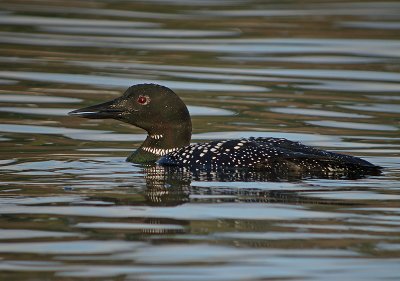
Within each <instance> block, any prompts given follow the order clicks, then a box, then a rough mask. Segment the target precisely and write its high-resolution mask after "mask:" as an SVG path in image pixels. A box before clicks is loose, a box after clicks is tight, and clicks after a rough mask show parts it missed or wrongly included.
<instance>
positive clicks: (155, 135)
mask: <svg viewBox="0 0 400 281" xmlns="http://www.w3.org/2000/svg"><path fill="white" fill-rule="evenodd" d="M191 135H192V124H191V123H190V122H189V123H185V124H180V125H179V126H174V127H171V128H165V127H164V128H163V129H162V130H154V131H153V132H148V135H147V138H146V140H145V141H144V142H143V143H142V145H141V146H140V147H139V148H138V149H137V150H135V151H134V152H133V153H132V154H131V155H129V157H128V158H127V159H126V161H128V162H133V163H154V162H156V161H157V160H158V159H159V158H160V157H161V156H163V155H165V154H168V153H170V152H172V151H175V150H178V149H179V148H182V147H184V146H187V145H189V144H190V138H191Z"/></svg>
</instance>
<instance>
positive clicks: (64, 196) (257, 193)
mask: <svg viewBox="0 0 400 281" xmlns="http://www.w3.org/2000/svg"><path fill="white" fill-rule="evenodd" d="M0 44H1V45H0V66H1V67H0V116H1V122H0V179H1V182H0V184H1V185H0V196H1V197H0V221H1V226H0V228H1V229H0V270H1V273H0V277H1V278H0V279H2V280H3V279H4V280H50V279H51V280H88V279H90V280H287V279H294V280H399V279H400V266H399V264H400V181H399V179H400V157H399V154H400V134H399V121H400V115H399V113H400V95H399V93H400V3H399V2H398V1H387V2H386V1H385V2H382V1H375V2H364V1H340V0H339V1H336V2H332V3H328V2H327V1H320V2H319V1H313V2H311V1H308V2H306V1H268V2H267V1H247V0H221V1H179V0H176V1H173V0H170V1H167V0H164V1H162V0H159V1H156V0H152V1H63V0H60V1H40V0H39V1H12V3H11V1H0ZM141 82H156V83H160V84H163V85H166V86H169V87H171V88H172V89H173V90H175V91H176V92H177V93H178V94H179V95H180V96H181V97H182V98H183V100H184V101H185V102H186V103H187V104H188V105H189V109H190V112H191V114H192V116H193V127H194V135H193V142H198V141H205V140H214V139H220V138H236V137H249V136H255V137H258V136H259V137H261V136H274V137H285V138H289V139H291V140H297V141H302V142H303V143H305V144H308V145H315V146H318V147H321V148H324V149H330V150H332V151H337V152H342V153H347V154H351V155H356V156H359V157H362V158H364V159H367V160H368V161H370V162H372V163H374V164H376V165H380V166H383V167H384V174H383V175H382V176H371V177H367V178H364V179H359V180H329V179H325V180H319V179H306V180H302V181H281V182H271V181H267V182H243V181H235V182H227V181H203V180H196V179H190V178H174V177H173V176H171V175H169V174H168V173H165V171H163V170H162V169H161V168H159V169H155V168H143V167H140V166H135V165H133V164H130V163H126V162H125V157H126V156H127V155H128V154H129V153H130V151H132V150H133V149H135V148H137V147H138V145H139V144H140V142H141V141H142V140H143V139H144V137H145V135H144V132H143V131H141V130H140V129H138V128H134V127H131V126H129V125H127V124H121V123H118V122H114V121H111V120H84V119H79V118H73V117H68V116H66V113H67V112H68V111H70V110H72V109H76V108H79V107H83V106H87V105H90V104H94V103H97V102H100V101H105V100H107V99H110V98H113V97H116V96H118V95H119V94H120V93H121V92H122V91H124V90H125V89H126V88H127V87H128V86H130V85H133V84H135V83H141Z"/></svg>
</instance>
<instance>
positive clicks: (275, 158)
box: [157, 138, 379, 173]
mask: <svg viewBox="0 0 400 281" xmlns="http://www.w3.org/2000/svg"><path fill="white" fill-rule="evenodd" d="M157 163H158V164H159V165H165V166H178V167H190V168H212V169H214V168H234V169H241V168H245V169H257V170H273V171H280V170H285V171H296V172H306V171H318V172H327V173H329V172H335V171H354V172H365V173H370V172H371V170H374V169H379V167H377V166H375V165H373V164H371V163H369V162H367V161H365V160H362V159H360V158H357V157H353V156H350V155H343V154H338V153H334V152H329V151H325V150H320V149H317V148H314V147H310V146H306V145H303V144H300V143H298V142H293V141H289V140H287V139H283V138H250V139H235V140H224V141H212V142H208V143H199V144H192V145H189V146H186V147H183V148H181V149H179V150H176V151H174V152H171V153H169V154H167V155H164V156H163V157H161V158H160V159H159V160H158V162H157Z"/></svg>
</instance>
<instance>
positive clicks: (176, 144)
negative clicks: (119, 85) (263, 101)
mask: <svg viewBox="0 0 400 281" xmlns="http://www.w3.org/2000/svg"><path fill="white" fill-rule="evenodd" d="M69 115H72V116H78V117H85V118H91V119H105V118H111V119H116V120H119V121H123V122H126V123H129V124H132V125H134V126H137V127H139V128H142V129H144V130H146V131H147V133H148V135H147V138H146V140H145V141H144V142H143V143H142V145H141V146H140V147H139V148H138V149H137V150H135V151H134V152H133V153H132V154H131V155H129V157H128V158H127V161H129V162H133V163H139V164H150V163H157V164H158V165H161V166H174V167H186V168H195V169H198V168H209V169H214V168H218V167H220V168H223V169H229V168H232V169H240V168H244V169H254V170H263V171H268V170H274V171H281V170H285V171H295V172H298V173H305V172H317V173H319V174H320V173H325V174H328V173H332V172H345V173H353V174H363V175H364V174H373V175H378V174H380V169H381V167H379V166H375V165H373V164H371V163H369V162H368V161H365V160H363V159H360V158H357V157H353V156H350V155H344V154H339V153H334V152H329V151H325V150H320V149H317V148H314V147H311V146H306V145H303V144H301V143H298V142H293V141H290V140H287V139H284V138H248V139H230V140H218V141H211V142H207V143H198V144H190V140H191V134H192V123H191V119H190V115H189V111H188V109H187V107H186V105H185V104H184V102H183V101H182V100H181V99H180V98H179V97H178V95H177V94H175V93H174V92H173V91H172V90H171V89H169V88H167V87H164V86H161V85H157V84H137V85H134V86H131V87H129V88H128V89H127V90H126V91H125V93H124V94H123V95H122V96H120V97H118V98H116V99H114V100H111V101H108V102H105V103H101V104H97V105H93V106H89V107H85V108H82V109H77V110H74V111H71V112H70V113H69Z"/></svg>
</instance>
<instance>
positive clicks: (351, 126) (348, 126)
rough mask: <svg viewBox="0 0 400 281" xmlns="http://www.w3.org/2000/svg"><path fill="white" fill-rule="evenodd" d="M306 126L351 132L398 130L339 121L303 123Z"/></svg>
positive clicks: (385, 126) (391, 127)
mask: <svg viewBox="0 0 400 281" xmlns="http://www.w3.org/2000/svg"><path fill="white" fill-rule="evenodd" d="M304 122H305V123H307V124H311V125H316V126H322V127H332V128H341V129H352V130H369V131H398V130H399V129H398V128H397V127H395V126H391V125H383V124H369V123H355V122H341V121H331V120H323V121H304Z"/></svg>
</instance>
